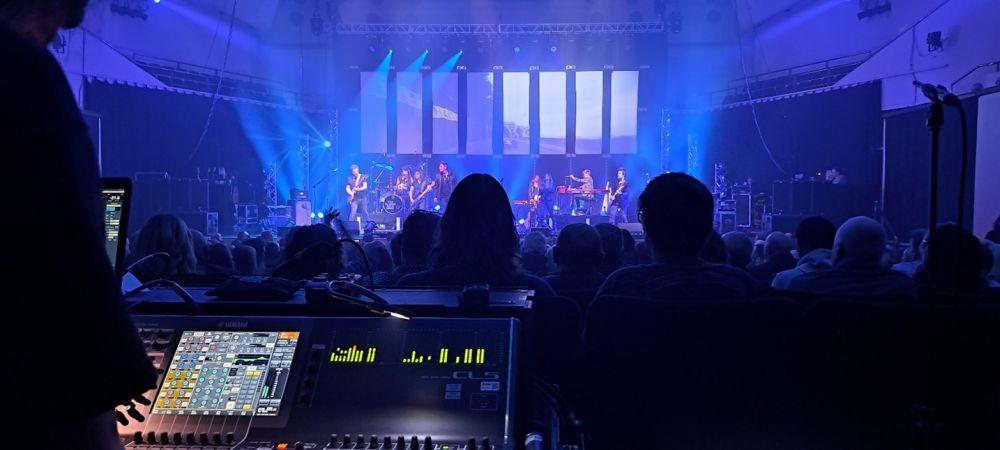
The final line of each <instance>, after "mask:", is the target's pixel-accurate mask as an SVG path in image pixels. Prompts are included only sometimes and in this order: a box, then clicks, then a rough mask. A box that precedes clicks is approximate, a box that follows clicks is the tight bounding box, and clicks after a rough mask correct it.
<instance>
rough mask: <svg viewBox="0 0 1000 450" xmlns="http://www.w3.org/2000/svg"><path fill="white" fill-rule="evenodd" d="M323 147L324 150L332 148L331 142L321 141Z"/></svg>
mask: <svg viewBox="0 0 1000 450" xmlns="http://www.w3.org/2000/svg"><path fill="white" fill-rule="evenodd" d="M323 146H324V147H326V148H330V147H333V142H330V141H323Z"/></svg>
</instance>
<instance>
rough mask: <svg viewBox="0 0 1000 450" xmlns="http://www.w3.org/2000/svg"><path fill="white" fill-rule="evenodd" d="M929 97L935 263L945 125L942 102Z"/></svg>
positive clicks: (931, 234)
mask: <svg viewBox="0 0 1000 450" xmlns="http://www.w3.org/2000/svg"><path fill="white" fill-rule="evenodd" d="M925 94H926V92H925ZM927 97H928V98H930V100H931V104H930V107H929V109H928V111H927V128H929V129H930V130H931V164H930V166H931V182H930V189H931V205H930V206H931V211H930V218H929V220H930V224H929V225H930V226H929V227H928V228H927V241H928V245H927V255H928V256H927V260H928V261H934V260H933V259H931V255H932V254H933V253H936V252H935V249H936V247H937V246H938V245H940V243H939V242H937V240H936V236H937V220H938V169H939V167H938V166H939V158H940V155H941V126H942V125H944V104H943V103H942V102H941V99H940V98H939V97H938V95H937V93H934V95H927ZM927 269H929V270H928V273H927V282H928V287H929V288H930V290H931V291H933V290H934V278H935V274H934V266H933V264H931V265H930V266H929V267H927ZM931 297H933V296H931Z"/></svg>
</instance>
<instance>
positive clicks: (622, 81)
mask: <svg viewBox="0 0 1000 450" xmlns="http://www.w3.org/2000/svg"><path fill="white" fill-rule="evenodd" d="M638 115H639V72H636V71H623V72H612V73H611V153H612V154H631V153H635V152H636V144H637V141H636V131H637V130H638Z"/></svg>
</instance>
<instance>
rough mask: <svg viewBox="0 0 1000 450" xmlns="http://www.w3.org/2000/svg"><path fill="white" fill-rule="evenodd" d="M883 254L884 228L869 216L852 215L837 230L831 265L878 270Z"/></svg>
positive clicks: (843, 267)
mask: <svg viewBox="0 0 1000 450" xmlns="http://www.w3.org/2000/svg"><path fill="white" fill-rule="evenodd" d="M884 254H885V230H883V229H882V225H881V224H879V223H878V222H876V221H875V220H874V219H872V218H870V217H863V216H859V217H852V218H850V219H848V220H847V221H846V222H844V224H843V225H841V226H840V229H839V230H837V235H836V237H835V238H834V243H833V265H834V267H836V268H838V269H848V270H870V271H874V270H879V269H881V268H882V256H883V255H884Z"/></svg>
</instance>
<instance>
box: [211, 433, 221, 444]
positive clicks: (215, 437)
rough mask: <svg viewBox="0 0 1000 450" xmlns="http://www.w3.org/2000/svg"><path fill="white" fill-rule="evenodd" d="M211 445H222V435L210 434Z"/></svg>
mask: <svg viewBox="0 0 1000 450" xmlns="http://www.w3.org/2000/svg"><path fill="white" fill-rule="evenodd" d="M212 444H213V445H217V446H218V445H222V435H221V434H219V432H218V431H216V432H215V433H213V434H212Z"/></svg>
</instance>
